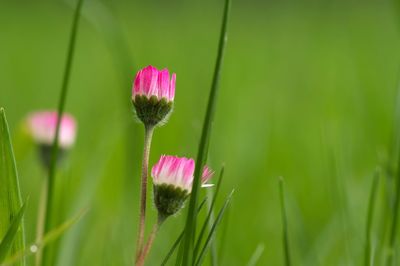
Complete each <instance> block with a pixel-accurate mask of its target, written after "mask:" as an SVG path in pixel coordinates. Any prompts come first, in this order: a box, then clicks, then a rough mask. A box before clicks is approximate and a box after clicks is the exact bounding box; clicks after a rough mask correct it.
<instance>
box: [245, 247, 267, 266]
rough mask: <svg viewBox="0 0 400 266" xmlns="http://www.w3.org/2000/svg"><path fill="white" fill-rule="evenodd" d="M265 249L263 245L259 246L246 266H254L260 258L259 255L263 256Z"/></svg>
mask: <svg viewBox="0 0 400 266" xmlns="http://www.w3.org/2000/svg"><path fill="white" fill-rule="evenodd" d="M264 249H265V246H264V244H262V243H261V244H259V245H258V246H257V248H256V250H255V251H254V253H253V255H252V256H251V258H250V260H249V263H247V266H256V265H257V262H258V260H259V259H260V258H261V255H262V254H263V252H264Z"/></svg>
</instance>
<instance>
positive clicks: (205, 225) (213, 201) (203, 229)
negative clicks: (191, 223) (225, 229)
mask: <svg viewBox="0 0 400 266" xmlns="http://www.w3.org/2000/svg"><path fill="white" fill-rule="evenodd" d="M223 176H224V167H222V168H221V171H220V174H219V178H218V183H217V186H216V188H215V193H214V196H213V199H212V201H211V204H210V208H209V211H208V214H207V217H206V219H205V221H204V223H203V226H202V228H201V230H200V233H199V236H198V237H197V241H196V245H195V248H194V255H193V256H194V258H196V257H197V254H198V252H199V250H200V245H201V243H202V240H203V236H204V234H205V232H206V230H207V226H208V225H209V222H210V219H211V216H212V214H213V209H214V205H215V202H216V201H217V195H218V192H219V190H220V187H221V183H222V179H223Z"/></svg>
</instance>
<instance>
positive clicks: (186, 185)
mask: <svg viewBox="0 0 400 266" xmlns="http://www.w3.org/2000/svg"><path fill="white" fill-rule="evenodd" d="M194 169H195V163H194V160H193V159H188V158H184V157H182V158H180V157H175V156H167V155H163V156H161V158H160V160H159V161H158V163H157V164H156V165H154V166H153V169H152V171H151V175H152V177H153V183H154V196H155V197H154V199H155V204H156V207H157V209H158V211H159V212H160V213H161V214H163V215H164V216H169V215H172V214H174V213H176V212H177V211H179V209H181V208H182V206H183V203H184V202H185V200H186V198H187V197H188V196H189V194H190V193H191V191H192V184H193V178H194V177H193V174H194ZM212 175H213V172H212V171H211V170H210V169H209V168H208V167H204V169H203V174H202V176H201V183H202V184H204V183H206V182H207V181H208V180H209V179H210V178H211V177H212Z"/></svg>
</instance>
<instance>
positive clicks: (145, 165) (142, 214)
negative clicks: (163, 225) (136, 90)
mask: <svg viewBox="0 0 400 266" xmlns="http://www.w3.org/2000/svg"><path fill="white" fill-rule="evenodd" d="M153 132H154V127H152V126H145V134H144V147H143V161H142V175H141V182H140V183H141V189H140V206H139V229H138V236H137V241H136V260H138V259H139V256H140V253H141V252H142V249H143V240H144V231H145V228H146V199H147V179H148V175H149V157H150V148H151V139H152V137H153Z"/></svg>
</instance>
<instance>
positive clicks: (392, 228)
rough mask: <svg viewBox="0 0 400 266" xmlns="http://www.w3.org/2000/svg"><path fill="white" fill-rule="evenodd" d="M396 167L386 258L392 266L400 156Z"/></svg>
mask: <svg viewBox="0 0 400 266" xmlns="http://www.w3.org/2000/svg"><path fill="white" fill-rule="evenodd" d="M397 159H398V167H397V177H396V190H395V194H394V205H393V216H392V220H391V224H390V229H389V230H390V231H389V243H388V253H387V256H386V265H387V266H392V264H393V259H394V253H395V250H394V248H395V244H396V237H397V225H398V216H399V205H400V156H398V158H397Z"/></svg>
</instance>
